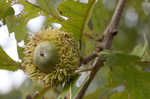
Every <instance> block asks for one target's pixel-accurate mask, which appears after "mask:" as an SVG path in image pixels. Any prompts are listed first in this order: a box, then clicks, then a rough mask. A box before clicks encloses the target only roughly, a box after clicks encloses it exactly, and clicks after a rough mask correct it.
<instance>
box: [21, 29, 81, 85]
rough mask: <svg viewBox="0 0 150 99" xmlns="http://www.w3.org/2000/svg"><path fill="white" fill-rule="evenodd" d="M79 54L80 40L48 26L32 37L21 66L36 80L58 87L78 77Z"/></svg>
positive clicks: (26, 46)
mask: <svg viewBox="0 0 150 99" xmlns="http://www.w3.org/2000/svg"><path fill="white" fill-rule="evenodd" d="M79 56H80V55H79V43H78V41H77V40H75V39H74V37H73V36H72V35H71V34H70V33H68V32H64V31H61V30H57V29H51V28H48V29H46V30H42V31H41V32H39V33H35V35H34V37H32V38H30V39H29V42H28V43H27V44H26V45H25V49H24V60H23V63H22V65H21V66H22V69H23V70H24V72H25V73H26V74H27V75H29V77H31V79H32V80H33V81H40V82H43V83H44V85H45V86H46V87H49V86H50V87H55V86H57V85H59V84H62V83H64V82H69V81H70V79H71V78H72V77H74V73H75V71H76V70H77V69H78V67H79V59H80V58H79Z"/></svg>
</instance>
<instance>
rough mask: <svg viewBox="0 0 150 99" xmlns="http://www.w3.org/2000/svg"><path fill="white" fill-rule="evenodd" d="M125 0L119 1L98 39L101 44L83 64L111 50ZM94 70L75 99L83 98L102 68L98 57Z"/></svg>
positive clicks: (102, 63)
mask: <svg viewBox="0 0 150 99" xmlns="http://www.w3.org/2000/svg"><path fill="white" fill-rule="evenodd" d="M126 1H127V0H119V1H118V4H117V7H116V9H115V12H114V14H113V16H112V19H111V21H110V24H109V25H108V26H107V28H106V30H105V31H104V33H103V35H102V37H100V38H99V39H100V40H101V43H100V44H99V45H98V46H97V47H96V49H95V50H94V52H93V53H92V54H91V55H89V56H88V57H87V58H86V59H85V60H84V61H83V64H86V63H88V62H89V61H90V60H92V59H94V58H96V57H97V56H98V53H99V52H100V51H103V50H105V49H111V47H112V40H113V38H114V36H115V35H116V34H117V32H118V25H119V22H120V19H121V15H122V13H123V9H124V7H125V4H126ZM93 66H94V68H93V70H92V71H91V73H90V75H89V79H88V80H87V82H86V83H85V84H84V86H83V87H82V88H81V90H80V92H79V94H78V95H77V97H76V99H82V97H83V96H84V94H85V92H86V90H87V88H88V86H89V84H90V83H91V81H92V80H93V79H94V77H95V75H96V73H97V72H98V70H99V69H100V68H101V67H103V66H104V61H102V60H100V59H99V58H98V57H97V58H96V63H95V64H94V65H93Z"/></svg>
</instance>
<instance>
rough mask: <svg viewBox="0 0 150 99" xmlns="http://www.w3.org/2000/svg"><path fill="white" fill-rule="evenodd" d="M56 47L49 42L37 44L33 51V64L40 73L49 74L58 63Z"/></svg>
mask: <svg viewBox="0 0 150 99" xmlns="http://www.w3.org/2000/svg"><path fill="white" fill-rule="evenodd" d="M58 58H59V57H58V53H57V49H56V47H55V46H54V45H53V44H52V43H51V42H49V41H44V42H41V43H40V44H38V46H37V47H36V48H35V50H34V54H33V63H34V64H35V65H36V66H37V67H38V68H39V69H40V70H41V71H42V72H47V73H48V72H50V71H51V70H52V69H53V66H55V65H56V63H57V62H58Z"/></svg>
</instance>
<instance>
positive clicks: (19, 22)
mask: <svg viewBox="0 0 150 99" xmlns="http://www.w3.org/2000/svg"><path fill="white" fill-rule="evenodd" d="M18 3H20V4H22V5H24V12H23V13H21V14H20V15H19V16H17V17H16V16H9V17H7V18H6V19H5V21H6V24H7V26H8V29H9V32H15V37H16V39H17V41H18V42H19V41H21V40H26V39H27V37H28V36H27V28H26V24H27V22H28V21H29V20H30V19H31V18H33V17H36V16H38V15H39V14H38V12H39V11H40V10H39V8H37V7H34V6H33V5H31V4H29V3H27V2H24V0H19V1H18ZM33 9H34V10H33Z"/></svg>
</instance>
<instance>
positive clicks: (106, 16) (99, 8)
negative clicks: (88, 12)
mask: <svg viewBox="0 0 150 99" xmlns="http://www.w3.org/2000/svg"><path fill="white" fill-rule="evenodd" d="M112 14H113V11H109V10H107V9H106V8H105V7H104V4H103V3H102V0H98V2H97V3H96V5H95V8H94V9H93V14H92V18H91V23H92V25H93V29H92V31H93V34H95V35H96V34H101V33H103V31H104V30H105V28H106V26H107V24H108V22H109V21H110V19H111V17H112Z"/></svg>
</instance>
